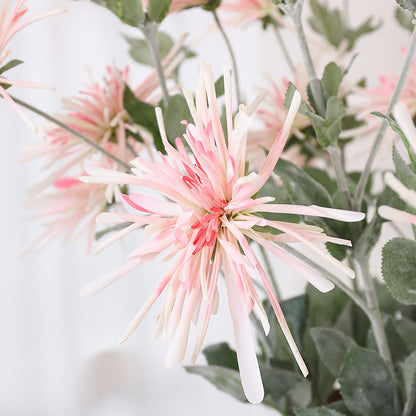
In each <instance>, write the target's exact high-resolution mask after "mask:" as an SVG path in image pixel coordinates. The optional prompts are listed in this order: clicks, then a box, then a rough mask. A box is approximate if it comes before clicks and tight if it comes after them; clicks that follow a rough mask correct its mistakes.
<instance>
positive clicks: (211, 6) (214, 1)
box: [202, 0, 221, 12]
mask: <svg viewBox="0 0 416 416" xmlns="http://www.w3.org/2000/svg"><path fill="white" fill-rule="evenodd" d="M220 4H221V0H208V1H207V2H206V3H205V4H204V5H203V6H202V8H203V9H204V10H206V11H208V12H212V11H214V10H215V9H217V8H218V7H219V6H220Z"/></svg>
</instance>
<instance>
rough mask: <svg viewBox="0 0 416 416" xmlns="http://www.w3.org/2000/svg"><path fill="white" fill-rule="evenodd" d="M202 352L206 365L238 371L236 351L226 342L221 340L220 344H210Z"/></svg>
mask: <svg viewBox="0 0 416 416" xmlns="http://www.w3.org/2000/svg"><path fill="white" fill-rule="evenodd" d="M202 353H203V354H204V356H205V358H206V359H207V362H208V365H211V366H212V365H215V366H217V367H225V368H229V369H231V370H236V371H238V363H237V353H236V352H235V351H234V350H232V349H231V348H230V347H229V346H228V344H227V343H225V342H221V343H220V344H215V345H210V346H208V347H206V348H205V349H204V350H203V351H202Z"/></svg>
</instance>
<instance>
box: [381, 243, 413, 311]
mask: <svg viewBox="0 0 416 416" xmlns="http://www.w3.org/2000/svg"><path fill="white" fill-rule="evenodd" d="M382 274H383V278H384V281H385V282H386V284H387V287H388V289H389V290H390V292H391V294H392V295H393V297H394V298H395V299H396V300H398V301H399V302H401V303H404V304H406V305H415V304H416V242H414V241H412V240H408V239H406V238H393V239H392V240H390V241H388V242H387V243H386V244H385V246H384V247H383V259H382Z"/></svg>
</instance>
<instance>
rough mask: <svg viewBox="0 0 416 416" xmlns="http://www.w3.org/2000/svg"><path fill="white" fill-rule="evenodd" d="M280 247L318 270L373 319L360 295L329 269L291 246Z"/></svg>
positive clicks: (283, 244)
mask: <svg viewBox="0 0 416 416" xmlns="http://www.w3.org/2000/svg"><path fill="white" fill-rule="evenodd" d="M278 245H279V246H280V247H281V248H282V249H283V250H285V251H286V252H287V253H289V254H291V255H293V256H295V257H297V258H298V259H299V260H301V261H302V262H303V263H305V264H307V265H308V266H311V267H312V268H313V269H315V270H317V271H318V272H319V273H320V274H321V275H322V276H324V277H325V278H327V279H328V280H329V281H331V282H332V283H334V284H335V285H337V286H338V287H339V288H340V289H341V290H342V291H343V292H344V293H345V294H347V295H348V296H349V297H350V298H351V299H352V300H353V302H355V304H356V305H357V306H358V307H359V308H361V310H362V311H363V312H364V313H365V314H366V315H367V316H368V318H369V319H371V312H370V309H369V308H368V307H367V305H366V303H365V302H364V300H363V299H362V298H361V296H360V295H359V294H358V293H356V292H355V291H354V290H353V289H351V288H349V287H348V286H347V285H346V284H345V283H344V282H343V281H342V280H341V279H339V278H338V277H337V276H335V275H334V274H332V273H331V272H329V271H328V270H327V269H325V268H324V267H322V266H321V265H319V264H318V263H315V262H314V261H313V260H311V259H310V258H308V257H306V256H305V255H304V254H302V253H300V252H299V251H297V250H296V249H294V248H293V247H291V246H290V245H289V244H286V243H279V244H278Z"/></svg>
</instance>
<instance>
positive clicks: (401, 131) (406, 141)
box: [370, 111, 416, 172]
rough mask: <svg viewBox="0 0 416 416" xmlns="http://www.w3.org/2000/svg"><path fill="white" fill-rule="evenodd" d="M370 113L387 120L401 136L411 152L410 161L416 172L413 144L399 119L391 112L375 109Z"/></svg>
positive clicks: (408, 151)
mask: <svg viewBox="0 0 416 416" xmlns="http://www.w3.org/2000/svg"><path fill="white" fill-rule="evenodd" d="M370 114H373V115H375V116H377V117H380V118H382V119H383V120H385V121H387V123H389V125H390V127H391V129H392V130H393V131H394V132H396V133H397V134H398V135H399V136H400V138H401V139H402V141H403V143H404V145H405V146H406V149H407V153H408V154H409V157H410V161H411V162H412V165H413V170H414V171H415V172H416V154H415V152H414V150H413V148H412V146H411V145H410V143H409V141H408V140H407V137H406V135H405V134H404V133H403V130H402V129H401V128H400V127H399V125H398V124H397V121H396V120H395V119H394V118H393V117H392V116H391V115H390V114H389V115H385V114H383V113H380V112H379V111H373V112H372V113H370Z"/></svg>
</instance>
